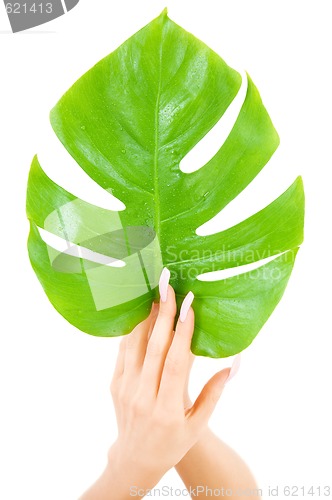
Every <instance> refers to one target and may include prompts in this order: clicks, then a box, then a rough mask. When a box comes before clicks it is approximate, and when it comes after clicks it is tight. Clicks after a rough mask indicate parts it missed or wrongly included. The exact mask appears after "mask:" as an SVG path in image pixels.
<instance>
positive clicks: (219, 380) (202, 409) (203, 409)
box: [188, 356, 240, 428]
mask: <svg viewBox="0 0 332 500" xmlns="http://www.w3.org/2000/svg"><path fill="white" fill-rule="evenodd" d="M239 366H240V356H236V358H235V359H234V361H233V365H232V367H231V368H225V369H224V370H221V371H220V372H218V373H216V374H215V375H214V376H213V377H212V378H211V379H210V380H209V381H208V382H207V383H206V384H205V386H204V387H203V389H202V391H201V393H200V395H199V396H198V398H197V399H196V401H195V403H194V405H193V407H192V408H191V410H190V411H189V413H188V416H189V420H190V421H191V423H192V424H193V425H194V426H196V427H198V428H199V427H204V426H205V425H206V424H207V423H208V421H209V419H210V417H211V415H212V413H213V410H214V409H215V407H216V404H217V402H218V401H219V399H220V396H221V394H222V392H223V389H224V387H225V384H226V383H228V382H229V381H230V380H231V378H233V377H234V375H235V374H236V373H237V371H238V369H239Z"/></svg>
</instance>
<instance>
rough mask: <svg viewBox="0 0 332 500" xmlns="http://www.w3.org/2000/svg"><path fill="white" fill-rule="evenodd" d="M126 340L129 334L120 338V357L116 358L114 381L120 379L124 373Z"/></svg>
mask: <svg viewBox="0 0 332 500" xmlns="http://www.w3.org/2000/svg"><path fill="white" fill-rule="evenodd" d="M126 340H127V336H125V337H122V339H121V340H120V344H119V352H118V357H117V359H116V363H115V368H114V373H113V379H112V380H113V381H116V380H118V379H119V378H120V377H121V375H122V374H123V370H124V359H125V352H126Z"/></svg>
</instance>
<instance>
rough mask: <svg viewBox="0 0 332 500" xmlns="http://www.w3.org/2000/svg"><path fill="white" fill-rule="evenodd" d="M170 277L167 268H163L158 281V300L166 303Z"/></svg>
mask: <svg viewBox="0 0 332 500" xmlns="http://www.w3.org/2000/svg"><path fill="white" fill-rule="evenodd" d="M170 277H171V273H170V272H169V270H168V269H167V267H164V269H163V270H162V272H161V275H160V279H159V294H160V300H161V301H162V302H166V300H167V290H168V283H169V279H170Z"/></svg>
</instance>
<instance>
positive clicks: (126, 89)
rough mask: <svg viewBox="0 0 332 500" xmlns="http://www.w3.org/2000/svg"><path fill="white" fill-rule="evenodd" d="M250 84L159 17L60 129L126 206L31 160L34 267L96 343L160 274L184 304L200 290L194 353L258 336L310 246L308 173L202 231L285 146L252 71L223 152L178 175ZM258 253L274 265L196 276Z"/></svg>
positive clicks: (117, 57) (228, 349) (94, 81)
mask: <svg viewBox="0 0 332 500" xmlns="http://www.w3.org/2000/svg"><path fill="white" fill-rule="evenodd" d="M241 80H242V79H241V76H240V75H239V73H237V72H236V71H235V70H233V69H232V68H230V67H229V66H228V65H227V64H226V63H225V62H224V61H223V60H222V59H221V58H220V57H219V56H218V55H217V54H216V53H214V52H213V51H212V50H211V49H209V48H208V47H207V46H206V45H204V44H203V43H202V42H201V41H199V40H197V39H196V38H195V37H194V36H192V35H191V34H189V33H187V32H186V31H185V30H183V29H182V28H181V27H179V26H178V25H176V24H175V23H174V22H173V21H171V20H170V19H169V18H168V16H167V13H166V12H163V13H162V14H161V15H160V16H159V17H158V18H157V19H155V20H153V21H152V22H151V23H150V24H148V25H147V26H146V27H144V28H143V29H141V30H140V31H139V32H138V33H136V34H135V35H134V36H132V37H131V38H130V39H129V40H127V41H126V42H125V43H124V44H123V45H121V46H120V47H119V48H118V49H117V50H115V51H114V52H113V53H112V54H110V55H109V56H107V57H106V58H104V59H103V60H102V61H100V62H99V63H98V64H97V65H96V66H94V67H93V68H92V69H91V70H90V71H88V72H87V73H86V74H85V75H84V76H82V77H81V78H80V79H79V80H78V81H77V82H76V83H75V84H74V85H73V86H72V87H71V88H70V89H69V90H68V92H67V93H66V94H65V95H64V96H63V97H62V98H61V99H60V101H59V102H58V104H57V105H56V106H55V107H54V109H53V110H52V112H51V124H52V127H53V129H54V132H55V133H56V135H57V136H58V138H59V139H60V141H61V142H62V144H63V145H64V147H65V148H66V149H67V151H68V152H69V153H70V154H71V155H72V157H73V158H74V159H75V160H76V162H77V163H78V164H79V165H80V167H81V168H82V169H83V170H84V171H85V172H86V173H87V174H88V175H89V176H90V178H91V179H93V180H94V181H95V182H97V183H98V184H99V185H100V186H101V187H102V188H103V189H105V190H106V191H108V192H109V193H111V194H112V195H114V196H115V197H116V198H118V199H119V200H121V201H122V202H123V203H124V205H125V209H124V210H120V211H111V210H105V209H104V208H100V207H97V206H94V205H91V204H89V203H87V202H85V201H83V200H81V199H79V198H77V197H76V196H75V195H74V194H71V193H69V192H67V191H66V190H64V189H63V188H61V187H60V186H59V185H57V184H55V183H54V182H53V181H52V180H51V179H50V178H49V177H48V176H47V175H46V174H45V173H44V171H43V170H42V168H41V166H40V164H39V162H38V159H37V158H36V157H35V158H34V160H33V163H32V167H31V171H30V176H29V183H28V195H27V214H28V218H29V219H30V223H31V231H30V235H29V242H28V247H29V255H30V260H31V263H32V266H33V268H34V270H35V272H36V274H37V276H38V278H39V280H40V282H41V284H42V286H43V288H44V290H45V292H46V294H47V296H48V298H49V299H50V301H51V303H52V304H53V306H54V307H55V308H56V309H57V310H58V311H59V312H60V313H61V314H62V315H63V316H64V317H65V318H66V319H67V320H68V321H69V322H70V323H72V324H73V325H75V326H76V327H78V328H79V329H81V330H83V331H84V332H87V333H89V334H92V335H97V336H118V335H124V334H127V333H129V332H130V331H131V330H132V328H133V327H134V326H135V325H136V324H137V323H138V322H139V321H141V320H143V319H144V318H145V317H146V316H147V315H148V313H149V310H150V307H151V304H152V301H154V300H158V299H159V292H158V279H159V276H160V272H161V270H162V267H163V266H167V267H168V268H169V269H170V271H171V284H172V286H173V287H174V288H175V291H176V294H177V300H178V301H179V304H180V301H182V299H183V297H184V296H185V294H186V293H187V292H188V291H189V290H192V291H193V293H194V294H195V300H194V304H193V307H194V311H195V317H196V323H195V332H194V337H193V342H192V350H193V352H194V353H195V354H197V355H204V356H210V357H226V356H231V355H234V354H236V353H238V352H240V351H242V350H243V349H245V348H246V347H247V346H248V345H249V344H250V343H251V342H252V341H253V339H254V338H255V336H256V335H257V333H258V332H259V330H260V329H261V327H262V326H263V324H264V323H265V322H266V320H267V319H268V318H269V316H270V315H271V313H272V311H273V310H274V308H275V307H276V305H277V303H278V302H279V300H280V298H281V296H282V294H283V292H284V290H285V287H286V285H287V282H288V279H289V276H290V274H291V271H292V268H293V265H294V260H295V257H296V253H297V250H298V247H299V245H300V243H301V242H302V239H303V217H304V195H303V187H302V181H301V179H300V178H298V179H296V180H295V182H294V183H293V184H292V185H291V186H290V187H289V188H288V189H287V191H285V192H284V193H283V194H281V196H279V198H277V199H276V200H274V201H273V202H272V203H271V204H270V205H268V206H267V207H265V208H263V209H262V210H261V211H260V212H258V213H256V214H255V215H253V216H251V217H249V218H247V219H246V220H244V221H243V222H241V223H239V224H237V225H235V226H233V227H230V228H229V229H227V230H224V231H221V232H218V233H216V234H211V235H208V236H199V235H198V234H197V232H196V229H197V228H198V227H199V226H201V225H202V224H203V223H205V222H206V221H208V220H209V219H211V218H212V217H213V216H215V215H216V214H217V213H218V212H219V211H220V210H222V209H223V208H224V207H225V206H226V205H227V204H228V203H229V202H230V201H231V200H233V199H234V198H235V197H236V196H237V195H238V194H239V193H240V192H241V191H242V190H243V189H244V188H245V187H246V186H247V185H248V184H249V183H250V182H251V181H252V180H253V179H254V177H255V176H256V175H257V174H258V173H259V172H260V170H261V169H262V168H263V167H264V165H265V164H266V163H267V162H268V160H269V159H270V157H271V156H272V154H273V153H274V151H275V150H276V148H277V146H278V144H279V138H278V135H277V133H276V131H275V129H274V127H273V125H272V122H271V120H270V118H269V116H268V114H267V112H266V109H265V107H264V105H263V104H262V101H261V98H260V96H259V93H258V91H257V89H256V87H255V85H254V84H253V82H252V81H251V79H250V78H249V77H248V88H247V93H246V97H245V100H244V103H243V105H242V108H241V110H240V113H239V115H238V117H237V120H236V122H235V124H234V126H233V128H232V130H231V132H230V134H229V136H228V138H227V139H226V141H224V143H223V144H221V145H220V149H219V151H218V152H217V153H216V154H215V155H214V156H213V157H212V158H211V159H210V161H208V163H206V164H205V165H203V166H202V167H201V168H199V169H198V170H196V171H195V172H191V173H184V172H182V171H181V169H180V167H179V165H180V162H181V160H182V159H183V158H184V157H185V156H186V155H187V153H188V152H189V151H190V150H191V149H192V148H193V147H194V146H195V145H196V144H197V143H198V142H199V141H200V140H201V139H202V138H203V137H204V136H205V135H206V134H207V133H208V132H209V131H210V129H212V128H213V127H214V125H215V124H216V123H217V122H218V121H219V119H220V118H221V117H222V116H223V114H224V113H225V111H226V109H227V108H228V106H229V105H230V103H231V102H232V100H233V99H234V97H235V96H236V95H237V93H238V91H239V88H240V86H241ZM91 182H92V181H91ZM43 230H44V231H46V232H48V233H52V234H53V235H55V236H56V237H57V238H58V239H59V240H61V241H66V242H67V250H65V251H62V250H61V249H59V248H56V245H53V246H52V245H51V244H50V243H49V242H48V243H47V242H46V239H45V237H44V236H43ZM262 256H263V257H264V258H266V257H272V256H275V257H273V259H271V260H270V261H269V262H268V263H267V264H264V265H261V266H259V267H258V268H257V269H255V270H254V271H250V272H242V273H240V274H238V275H236V276H233V277H230V278H227V279H222V280H217V281H202V280H200V279H198V278H197V277H198V276H199V275H200V274H204V273H207V272H211V271H216V270H222V269H227V268H232V267H236V266H242V265H244V264H248V263H253V262H258V261H259V260H261V259H262V258H263V257H262ZM179 304H178V305H179Z"/></svg>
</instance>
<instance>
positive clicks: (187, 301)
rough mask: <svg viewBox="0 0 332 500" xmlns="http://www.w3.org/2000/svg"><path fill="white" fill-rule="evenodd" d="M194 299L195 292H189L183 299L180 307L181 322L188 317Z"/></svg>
mask: <svg viewBox="0 0 332 500" xmlns="http://www.w3.org/2000/svg"><path fill="white" fill-rule="evenodd" d="M193 300H194V294H193V292H189V293H188V294H187V295H186V296H185V298H184V299H183V302H182V305H181V309H180V321H181V323H184V322H185V321H186V319H187V314H188V311H189V309H190V306H191V304H192V302H193Z"/></svg>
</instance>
